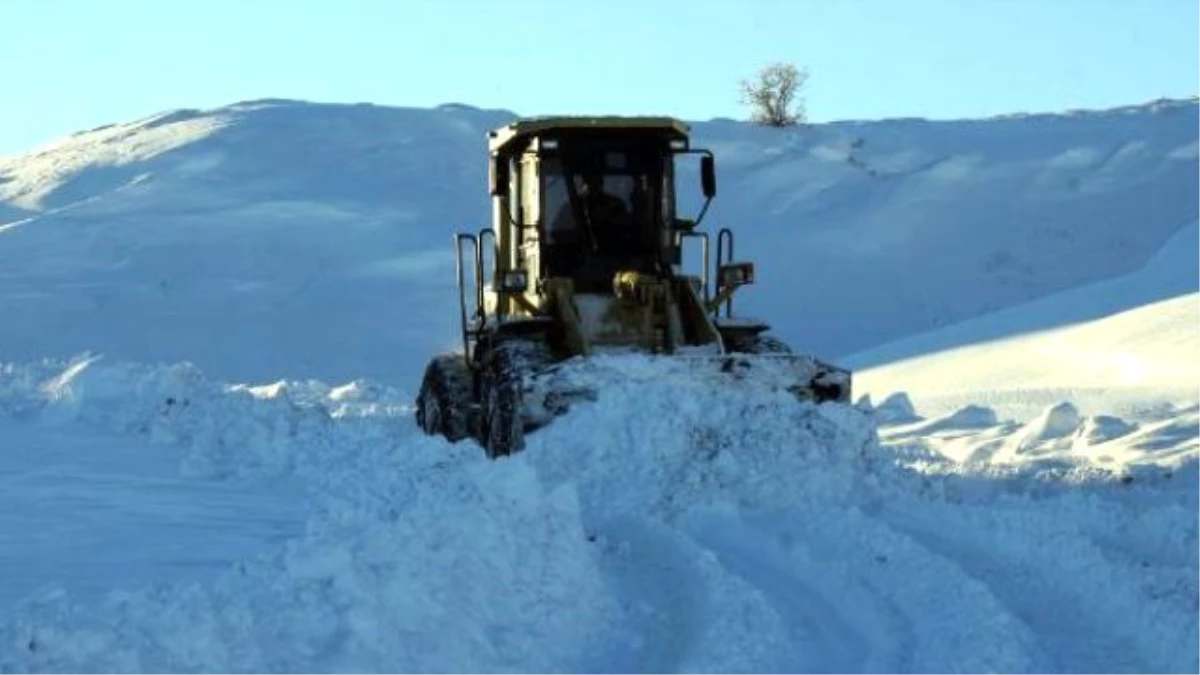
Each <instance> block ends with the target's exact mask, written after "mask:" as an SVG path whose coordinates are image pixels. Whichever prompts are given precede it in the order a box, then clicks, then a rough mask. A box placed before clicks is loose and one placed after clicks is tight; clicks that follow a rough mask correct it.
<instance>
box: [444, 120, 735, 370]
mask: <svg viewBox="0 0 1200 675" xmlns="http://www.w3.org/2000/svg"><path fill="white" fill-rule="evenodd" d="M488 151H489V172H488V175H489V192H490V194H491V197H492V205H493V217H492V227H491V228H488V229H485V230H483V231H481V232H480V233H479V234H478V235H469V234H461V235H458V237H459V239H458V250H459V256H460V277H461V276H463V275H465V271H464V269H465V268H466V267H470V266H471V263H472V262H473V263H474V267H475V273H476V279H475V280H476V282H477V283H476V286H477V288H476V293H475V297H474V299H473V301H472V298H471V295H470V294H469V293H466V292H464V294H463V298H464V301H463V307H462V310H463V321H464V343H465V344H464V348H465V349H467V350H468V351H469V348H470V345H471V344H472V343H473V342H474V341H475V339H474V338H476V337H478V334H479V333H480V331H482V330H489V329H486V328H485V326H487V325H489V324H505V325H507V324H523V323H528V322H531V321H532V322H535V323H536V322H538V321H545V320H547V319H549V320H551V321H553V320H556V319H561V318H562V317H561V316H557V317H556V316H555V314H556V313H557V314H559V315H561V313H562V310H563V309H564V308H563V307H561V305H562V304H563V303H566V302H569V303H570V304H571V305H573V306H574V307H573V309H574V311H576V312H578V311H580V308H579V305H580V304H581V303H589V302H590V305H589V306H591V307H597V306H598V305H605V306H604V307H602V308H601V309H600V310H599V311H601V312H602V313H606V314H607V315H608V316H610V317H611V316H612V314H613V313H612V312H610V311H608V310H610V309H611V307H609V306H608V305H607V304H606V303H608V302H609V301H608V300H601V298H610V299H611V298H612V297H613V296H615V295H618V294H619V293H620V290H619V288H617V277H618V276H620V275H624V276H623V277H622V278H624V279H625V280H626V281H628V282H629V283H628V284H626V286H631V285H635V284H634V280H638V283H637V284H636V285H638V286H639V288H638V289H633V288H627V290H628V291H629V295H631V296H632V295H637V294H638V293H641V294H643V295H645V293H644V291H646V290H647V289H648V288H649V286H648V283H649V282H651V281H657V282H661V283H663V284H665V285H664V287H663V289H661V290H662V292H664V293H667V294H669V295H672V296H675V295H678V290H677V289H676V288H674V286H675V282H677V281H680V280H686V281H687V283H689V284H690V287H691V288H692V289H693V291H694V292H695V293H696V295H697V298H696V302H694V303H688V302H685V303H684V305H685V308H684V311H685V312H687V313H691V314H700V315H705V316H707V315H709V314H713V315H714V316H715V315H716V313H717V312H716V310H715V309H713V308H709V307H707V306H706V304H705V303H706V302H707V301H708V300H709V299H710V296H711V295H712V294H711V293H710V291H709V288H708V281H709V279H708V276H709V275H708V265H709V259H708V258H709V255H708V250H709V246H708V235H707V233H703V232H697V231H696V230H695V228H696V225H697V223H698V222H699V221H700V219H702V218H703V214H704V213H705V211H706V210H707V207H708V203H709V200H711V198H712V197H713V196H714V195H715V193H716V179H715V168H714V164H713V160H712V154H711V153H710V152H708V151H707V150H703V149H694V148H692V147H691V146H690V143H689V139H688V128H687V126H686V125H685V124H683V123H682V122H680V121H678V120H674V119H671V118H663V117H567V118H546V119H532V120H523V121H519V122H514V123H512V124H509V125H507V126H505V127H501V128H499V129H496V130H494V131H492V132H491V133H490V134H489V143H488ZM680 155H698V156H699V157H700V173H701V181H700V183H701V191H702V193H703V196H704V197H705V201H704V204H703V207H702V209H701V210H700V212H699V214H698V215H697V216H696V217H695V218H694V219H690V220H689V219H683V218H680V217H679V214H678V213H677V195H676V192H675V189H676V188H675V179H676V176H675V171H676V158H677V157H679V156H680ZM688 237H697V238H699V239H701V240H702V250H703V257H704V260H703V268H702V269H703V271H702V272H701V273H700V275H699V276H697V277H695V278H688V277H686V276H684V275H683V273H682V270H681V263H682V257H683V255H682V252H683V242H684V240H685V239H686V238H688ZM465 245H469V247H470V248H469V250H465V249H464V246H465ZM732 250H733V247H732V232H730V231H729V230H722V231H721V233H720V238H719V241H718V264H720V263H721V260H720V258H721V257H722V256H731V255H732ZM464 256H466V259H465V261H464ZM725 262H729V261H728V260H726V261H725ZM739 269H740V270H741V271H742V272H743V274H742V277H743V278H742V279H741V281H742V282H749V281H750V280H751V277H752V271H750V270H751V269H752V268H750V267H749V265H744V266H743V267H742V268H739ZM469 281H470V280H469V279H466V278H464V283H465V284H469ZM650 285H652V284H650ZM466 290H467V289H466V287H465V286H464V291H466ZM651 290H652V289H651ZM730 292H731V291H730ZM685 293H686V291H685ZM568 296H569V300H568V299H567V298H568ZM628 299H629V298H627V300H628ZM643 299H645V298H643ZM674 302H677V299H675V298H672V299H671V300H670V301H669V302H668V304H670V303H674ZM642 304H643V305H645V304H647V303H645V302H643V303H642ZM469 306H470V307H469ZM727 309H728V308H727ZM659 318H660V319H662V320H663V321H666V322H669V321H670V317H665V316H660V317H659ZM582 319H586V317H582ZM698 320H699V321H700V322H701V323H708V324H710V325H709V326H707V327H706V329H704V328H702V329H697V328H696V327H695V324H696V322H697V321H698ZM625 323H628V322H625ZM626 327H627V328H628V326H626ZM528 328H529V326H527V325H513V326H512V327H511V328H510V330H522V329H528ZM651 330H653V329H651ZM680 330H681V331H682V332H683V333H689V335H683V334H682V333H680V334H677V335H676V336H675V338H674V340H670V339H667V340H665V342H672V344H670V345H664V344H663V343H664V340H655V339H654V338H653V337H647V335H646V334H642V335H640V336H638V338H639V339H633V338H631V337H630V334H631V333H636V332H638V331H637V330H625V331H617V332H618V333H624V334H625V335H624V338H625V339H624V340H621V339H617V340H616V342H624V343H626V344H628V343H639V344H640V345H642V346H650V347H652V348H653V349H654V350H656V351H664V350H665V351H671V350H672V349H673V347H676V346H679V344H680V343H692V344H702V343H703V344H712V345H714V346H715V347H716V348H717V349H720V346H719V345H720V339H719V337H718V335H717V332H716V330H715V328H714V327H713V326H712V325H711V320H708V319H704V318H702V317H696V316H690V317H687V318H686V319H685V320H683V321H682V322H681V326H680ZM664 332H669V331H664ZM677 332H678V331H677ZM577 337H578V338H579V339H577V340H575V341H574V342H576V343H579V342H580V341H582V342H583V343H587V344H575V347H574V348H573V349H572V348H568V350H569V351H585V352H586V351H587V349H588V346H589V344H592V343H604V342H612V341H613V340H607V339H605V338H612V337H614V335H613V334H611V332H610V334H609V335H607V336H601V335H597V334H594V333H593V334H589V335H580V336H577Z"/></svg>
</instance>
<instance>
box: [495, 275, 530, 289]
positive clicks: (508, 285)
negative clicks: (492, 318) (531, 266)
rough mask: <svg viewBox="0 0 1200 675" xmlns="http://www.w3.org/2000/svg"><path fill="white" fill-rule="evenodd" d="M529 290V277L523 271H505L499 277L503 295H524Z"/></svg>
mask: <svg viewBox="0 0 1200 675" xmlns="http://www.w3.org/2000/svg"><path fill="white" fill-rule="evenodd" d="M527 288H529V275H528V274H527V273H526V272H525V270H505V271H504V273H503V274H501V275H500V290H501V291H504V292H505V293H524V292H525V289H527Z"/></svg>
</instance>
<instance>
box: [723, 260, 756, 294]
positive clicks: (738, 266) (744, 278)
mask: <svg viewBox="0 0 1200 675" xmlns="http://www.w3.org/2000/svg"><path fill="white" fill-rule="evenodd" d="M752 283H754V263H750V262H741V263H729V264H728V265H721V268H720V269H719V270H717V285H718V286H719V287H721V288H737V287H738V286H745V285H746V284H752Z"/></svg>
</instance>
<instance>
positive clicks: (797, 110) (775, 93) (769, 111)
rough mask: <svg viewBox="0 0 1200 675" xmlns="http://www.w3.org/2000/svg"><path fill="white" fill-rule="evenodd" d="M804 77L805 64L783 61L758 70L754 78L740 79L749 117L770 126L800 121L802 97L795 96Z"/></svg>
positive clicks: (802, 106) (802, 108)
mask: <svg viewBox="0 0 1200 675" xmlns="http://www.w3.org/2000/svg"><path fill="white" fill-rule="evenodd" d="M807 81H808V69H807V68H803V69H801V68H797V67H796V66H795V65H793V64H791V63H784V62H782V61H780V62H776V63H772V64H770V65H768V66H766V67H764V68H763V69H762V70H759V71H758V77H757V78H756V79H755V80H754V81H753V82H749V81H746V80H742V84H741V89H742V103H744V104H746V105H748V106H750V121H752V122H755V123H757V124H765V125H767V126H772V127H788V126H792V125H795V124H800V123H803V122H804V121H805V119H806V111H805V109H804V99H803V98H800V99H797V98H796V96H797V94H798V93H799V91H800V89H801V88H803V87H804V84H805V83H806V82H807Z"/></svg>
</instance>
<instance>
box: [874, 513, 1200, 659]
mask: <svg viewBox="0 0 1200 675" xmlns="http://www.w3.org/2000/svg"><path fill="white" fill-rule="evenodd" d="M928 508H929V507H928V506H925V507H923V509H922V511H924V512H922V511H917V510H915V509H914V510H912V511H910V512H908V513H903V512H900V511H896V512H892V513H890V514H888V515H886V516H885V519H886V520H887V522H888V523H889V524H890V525H891V526H892V527H894V528H896V530H898V531H900V532H903V533H905V534H906V535H907V536H909V537H911V538H912V539H913V540H914V541H916V542H918V543H920V545H922V546H924V547H925V548H927V549H928V550H930V551H932V552H935V553H936V554H938V555H941V556H943V557H945V558H946V559H948V560H952V561H954V562H955V564H956V565H957V566H958V567H960V568H961V569H962V570H963V571H964V572H966V573H967V574H969V575H971V576H972V577H973V578H975V579H977V580H978V581H979V582H981V583H983V584H986V585H987V587H988V588H989V590H990V592H991V593H992V594H993V595H994V596H995V597H997V598H998V599H999V600H1000V601H1001V602H1003V603H1004V604H1005V606H1006V607H1007V608H1008V609H1009V611H1011V612H1013V613H1014V614H1015V615H1017V616H1018V617H1020V618H1021V620H1022V621H1023V622H1024V623H1025V624H1027V625H1028V626H1029V627H1030V628H1031V629H1032V635H1033V636H1034V638H1035V640H1036V642H1037V643H1038V646H1039V651H1040V652H1041V653H1043V654H1045V657H1046V658H1047V659H1048V661H1049V662H1048V663H1047V664H1046V665H1045V668H1046V669H1047V670H1048V671H1053V672H1174V671H1177V670H1179V669H1180V668H1181V667H1182V668H1183V669H1184V670H1188V671H1191V670H1194V668H1195V661H1193V662H1192V665H1190V666H1184V664H1181V663H1180V661H1181V660H1183V657H1182V654H1185V653H1191V654H1192V655H1193V656H1194V655H1195V653H1196V652H1195V647H1196V639H1195V636H1194V631H1193V632H1192V635H1191V637H1190V642H1191V645H1190V648H1189V647H1188V645H1187V643H1188V642H1189V638H1188V637H1187V636H1185V635H1182V634H1179V635H1171V634H1170V628H1171V627H1178V626H1186V625H1187V623H1188V622H1187V620H1186V617H1177V616H1171V617H1170V619H1171V620H1170V621H1165V622H1164V621H1162V619H1164V618H1167V617H1166V616H1164V614H1167V615H1169V614H1170V613H1172V612H1171V611H1170V609H1169V608H1167V607H1163V606H1158V607H1154V606H1153V604H1154V603H1149V605H1150V606H1148V603H1147V602H1146V598H1144V597H1138V594H1139V590H1138V582H1137V580H1136V575H1135V576H1131V575H1130V574H1129V571H1128V569H1125V568H1122V566H1120V565H1118V564H1114V563H1113V562H1112V561H1111V556H1109V555H1106V554H1105V552H1104V547H1102V546H1101V545H1099V544H1098V543H1097V542H1095V541H1093V540H1092V539H1091V538H1090V537H1088V536H1086V535H1084V534H1083V533H1081V532H1080V531H1079V530H1077V529H1075V528H1073V527H1071V526H1069V525H1065V524H1063V523H1061V522H1057V521H1049V520H1046V519H1044V518H1040V517H1035V515H1034V514H1032V513H1031V512H1028V511H1025V512H1010V513H1007V514H1005V513H1003V512H1000V511H990V512H989V514H982V513H972V512H971V510H970V509H969V508H967V507H958V508H959V509H964V508H967V510H966V511H965V512H964V511H962V510H958V511H955V512H950V511H948V510H945V509H943V510H939V511H938V513H936V514H935V513H929V512H928ZM973 516H976V517H974V518H973ZM989 520H990V521H991V522H989ZM1191 623H1192V626H1193V627H1194V626H1195V625H1196V623H1195V620H1194V617H1193V621H1192V622H1191ZM1156 625H1161V628H1162V632H1159V630H1157V629H1153V628H1148V627H1151V626H1156ZM1164 633H1165V634H1164Z"/></svg>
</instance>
